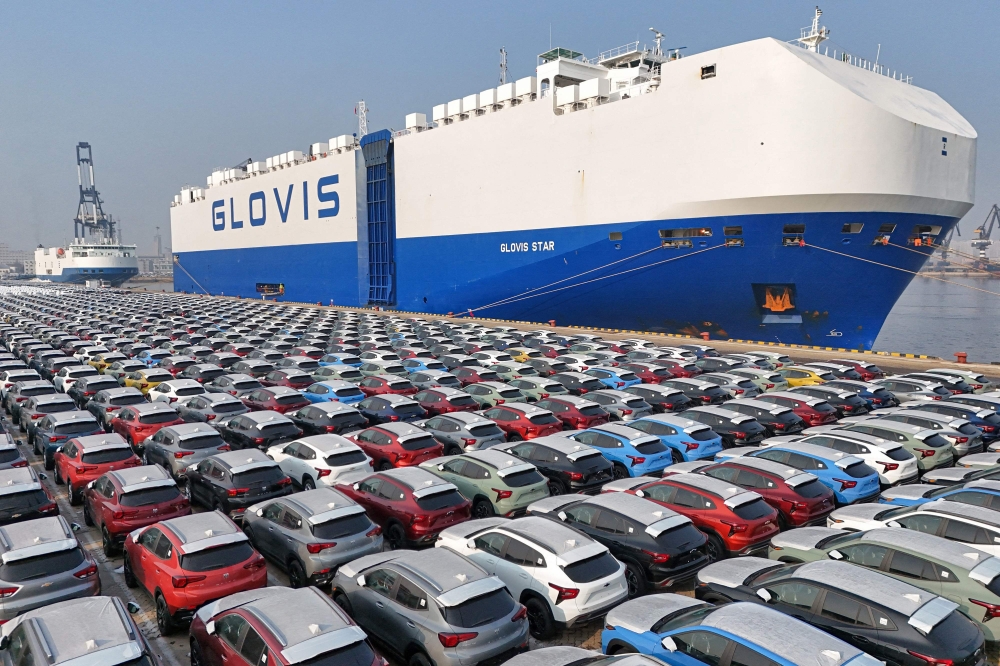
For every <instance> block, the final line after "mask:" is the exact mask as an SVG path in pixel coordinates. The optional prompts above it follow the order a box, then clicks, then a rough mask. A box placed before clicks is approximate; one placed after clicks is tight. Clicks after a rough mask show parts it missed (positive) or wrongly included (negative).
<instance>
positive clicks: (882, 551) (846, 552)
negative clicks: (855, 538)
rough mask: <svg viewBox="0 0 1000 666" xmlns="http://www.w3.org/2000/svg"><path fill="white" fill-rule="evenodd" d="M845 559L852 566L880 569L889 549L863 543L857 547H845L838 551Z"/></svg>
mask: <svg viewBox="0 0 1000 666" xmlns="http://www.w3.org/2000/svg"><path fill="white" fill-rule="evenodd" d="M838 550H839V551H840V553H841V554H842V555H843V556H844V559H845V560H847V561H848V562H850V563H851V564H858V565H860V566H863V567H870V568H872V569H878V568H879V567H881V566H882V562H884V561H885V556H886V554H887V553H888V552H889V549H888V548H886V547H885V546H877V545H875V544H868V543H861V544H858V545H856V546H844V547H843V548H839V549H838Z"/></svg>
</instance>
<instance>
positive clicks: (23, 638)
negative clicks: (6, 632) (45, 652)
mask: <svg viewBox="0 0 1000 666" xmlns="http://www.w3.org/2000/svg"><path fill="white" fill-rule="evenodd" d="M7 649H8V650H9V652H8V654H10V663H11V666H35V656H34V655H33V654H32V653H31V641H30V640H28V636H27V634H26V633H25V629H24V627H23V626H18V627H17V628H16V629H14V631H12V632H11V634H10V646H9V647H8V648H7Z"/></svg>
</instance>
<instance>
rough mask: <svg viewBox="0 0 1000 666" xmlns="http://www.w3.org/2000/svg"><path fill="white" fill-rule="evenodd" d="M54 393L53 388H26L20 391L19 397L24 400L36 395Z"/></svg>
mask: <svg viewBox="0 0 1000 666" xmlns="http://www.w3.org/2000/svg"><path fill="white" fill-rule="evenodd" d="M55 392H56V387H55V386H29V387H27V388H24V389H21V393H20V395H23V396H24V397H26V398H30V397H32V396H36V395H52V394H53V393H55Z"/></svg>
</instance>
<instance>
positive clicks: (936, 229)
mask: <svg viewBox="0 0 1000 666" xmlns="http://www.w3.org/2000/svg"><path fill="white" fill-rule="evenodd" d="M940 233H941V227H940V226H938V225H936V224H935V225H930V224H915V225H913V232H912V233H911V234H910V235H911V236H937V235H938V234H940Z"/></svg>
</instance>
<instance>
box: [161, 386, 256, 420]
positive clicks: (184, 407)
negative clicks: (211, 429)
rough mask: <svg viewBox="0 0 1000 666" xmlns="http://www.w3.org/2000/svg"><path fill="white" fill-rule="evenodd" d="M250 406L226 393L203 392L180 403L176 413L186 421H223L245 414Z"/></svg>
mask: <svg viewBox="0 0 1000 666" xmlns="http://www.w3.org/2000/svg"><path fill="white" fill-rule="evenodd" d="M248 411H250V408H249V407H247V406H246V405H245V404H243V401H241V400H240V399H239V398H236V397H234V396H231V395H229V394H228V393H204V394H202V395H197V396H195V397H193V398H191V399H190V400H188V401H187V402H184V403H181V405H180V407H178V408H177V414H178V416H180V418H181V419H183V420H184V421H185V422H187V423H195V422H197V423H210V422H213V421H220V422H221V421H224V420H226V419H231V418H233V417H234V416H239V415H240V414H245V413H246V412H248Z"/></svg>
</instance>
